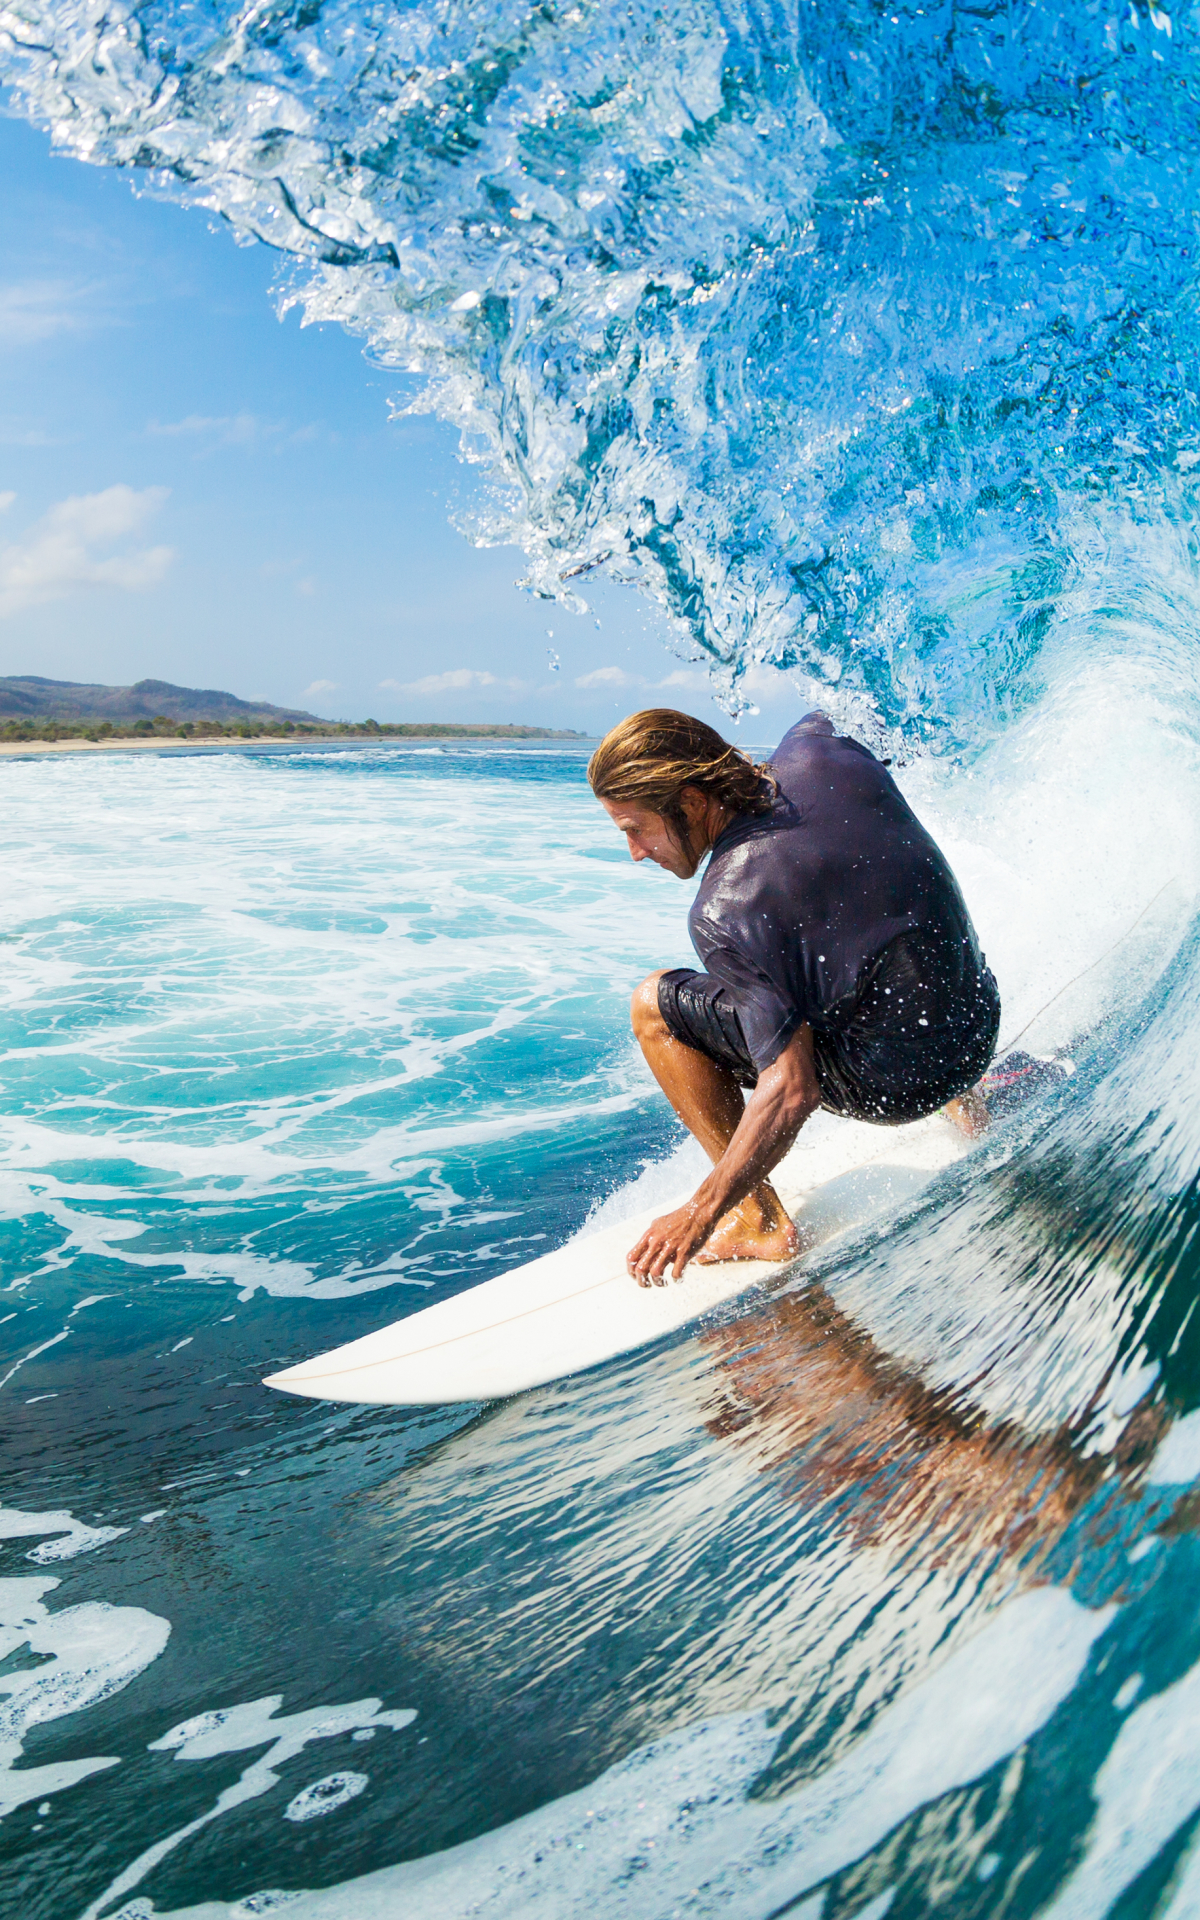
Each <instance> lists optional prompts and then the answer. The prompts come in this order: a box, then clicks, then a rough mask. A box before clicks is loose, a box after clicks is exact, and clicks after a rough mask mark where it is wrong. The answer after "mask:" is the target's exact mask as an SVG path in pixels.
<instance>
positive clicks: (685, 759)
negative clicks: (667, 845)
mask: <svg viewBox="0 0 1200 1920" xmlns="http://www.w3.org/2000/svg"><path fill="white" fill-rule="evenodd" d="M587 777H588V781H589V783H590V785H591V789H592V792H593V793H594V794H595V796H596V798H597V799H598V800H611V801H613V802H614V804H616V805H618V806H620V805H622V804H624V805H626V806H635V807H648V808H649V810H650V811H651V812H652V813H658V814H661V815H662V817H663V819H664V820H666V821H667V822H668V823H669V824H670V825H671V826H672V827H673V828H674V830H675V832H676V833H677V834H679V835H680V836H681V837H682V839H683V840H684V841H686V839H687V821H686V819H685V817H684V812H683V803H682V801H681V799H680V795H681V794H682V792H683V789H684V788H685V787H697V788H699V790H700V792H701V793H704V794H709V795H711V797H712V798H713V799H714V800H719V801H720V802H721V803H722V805H723V806H726V807H728V808H729V810H730V812H731V813H769V812H770V810H771V808H772V807H773V806H774V804H775V799H776V796H777V794H778V792H779V787H778V783H777V781H776V779H775V776H774V774H773V773H772V772H771V771H770V769H769V768H767V767H765V766H758V765H756V764H755V762H754V761H753V760H751V759H750V757H749V755H748V754H745V753H743V752H742V751H741V749H740V748H739V747H731V746H730V744H729V742H728V741H727V740H722V738H721V736H720V734H719V733H718V732H717V730H716V728H715V727H710V726H708V725H707V723H706V722H705V721H703V720H696V719H693V717H692V715H691V714H690V713H677V712H676V710H675V709H674V708H673V707H647V708H646V709H645V710H644V711H643V712H641V713H631V714H630V715H629V718H628V719H627V720H622V721H620V723H619V724H618V725H617V726H615V727H614V728H613V729H612V731H611V733H606V734H605V736H604V738H603V740H602V741H601V742H600V745H599V746H598V747H597V748H596V751H595V753H594V754H593V755H592V757H591V759H590V760H589V762H588V770H587Z"/></svg>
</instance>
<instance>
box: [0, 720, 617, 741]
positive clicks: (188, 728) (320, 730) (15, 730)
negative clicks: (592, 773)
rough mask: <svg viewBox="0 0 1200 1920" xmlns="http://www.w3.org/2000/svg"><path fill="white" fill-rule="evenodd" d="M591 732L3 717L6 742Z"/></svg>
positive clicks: (575, 735)
mask: <svg viewBox="0 0 1200 1920" xmlns="http://www.w3.org/2000/svg"><path fill="white" fill-rule="evenodd" d="M587 737H588V736H587V735H586V734H583V733H579V732H576V731H575V730H574V729H573V728H570V727H567V728H553V727H518V726H484V725H479V726H470V725H466V726H455V725H451V724H450V723H448V722H442V721H405V722H403V723H396V722H389V721H382V722H381V721H378V720H308V721H294V720H278V721H273V720H258V719H255V720H235V721H229V722H226V721H221V720H181V721H179V722H178V723H177V722H176V721H174V720H171V719H169V718H168V717H167V716H166V715H164V714H156V715H155V716H154V717H153V718H152V719H148V720H147V719H142V720H130V721H126V722H117V723H116V724H114V723H113V722H112V721H111V720H101V721H98V722H97V721H94V720H86V719H84V720H53V719H46V720H39V719H32V718H24V719H20V720H15V719H8V720H4V721H0V746H3V745H17V746H19V745H20V744H21V743H22V742H24V741H31V742H32V741H35V740H44V741H49V742H53V741H56V740H87V741H91V742H92V743H94V744H97V745H99V744H102V743H103V742H105V741H113V740H153V739H159V740H164V741H166V740H196V741H203V740H292V739H295V740H331V739H342V738H357V739H365V740H371V739H380V740H382V739H389V740H391V739H398V740H431V739H432V740H585V739H586V738H587Z"/></svg>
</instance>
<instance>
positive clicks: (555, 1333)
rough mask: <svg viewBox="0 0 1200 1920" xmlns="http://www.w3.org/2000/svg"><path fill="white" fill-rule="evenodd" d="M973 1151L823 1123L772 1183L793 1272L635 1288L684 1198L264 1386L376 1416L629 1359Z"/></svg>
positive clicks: (736, 1266)
mask: <svg viewBox="0 0 1200 1920" xmlns="http://www.w3.org/2000/svg"><path fill="white" fill-rule="evenodd" d="M968 1146H969V1143H968V1141H967V1140H966V1139H965V1138H964V1137H963V1135H962V1134H961V1133H959V1132H957V1130H956V1129H955V1128H954V1127H952V1126H951V1124H950V1123H949V1121H947V1120H945V1119H943V1118H942V1116H941V1115H940V1114H936V1115H933V1116H932V1117H931V1118H930V1119H928V1120H918V1121H915V1122H914V1123H913V1124H912V1125H911V1126H904V1127H870V1126H866V1125H864V1124H863V1123H862V1122H859V1121H854V1120H833V1119H831V1118H830V1117H829V1116H827V1115H818V1116H816V1118H815V1120H814V1121H810V1123H809V1125H808V1126H807V1127H806V1128H805V1130H804V1133H803V1134H802V1135H801V1138H800V1141H799V1142H798V1143H797V1145H796V1146H795V1147H793V1149H792V1151H791V1152H790V1153H789V1154H788V1155H787V1157H786V1159H784V1160H782V1161H781V1162H780V1164H779V1165H778V1166H777V1167H776V1169H775V1172H774V1175H773V1176H772V1178H773V1180H774V1183H775V1187H776V1189H777V1191H778V1193H779V1195H780V1198H781V1199H782V1200H783V1202H784V1205H785V1206H786V1207H787V1209H788V1211H789V1213H790V1214H791V1215H792V1218H793V1219H794V1220H795V1222H796V1225H797V1227H798V1229H799V1232H800V1241H801V1252H800V1253H799V1254H793V1255H792V1256H791V1258H790V1259H789V1260H786V1261H767V1260H730V1261H724V1262H722V1263H720V1264H715V1265H712V1266H704V1265H701V1264H700V1263H698V1262H696V1261H692V1262H691V1263H690V1264H689V1265H688V1266H687V1267H686V1268H685V1269H684V1273H683V1278H682V1279H681V1280H678V1281H671V1280H668V1281H667V1283H666V1285H665V1286H661V1287H653V1286H652V1287H641V1286H639V1285H638V1283H637V1281H636V1280H633V1279H632V1278H631V1277H630V1275H629V1274H628V1273H627V1272H626V1269H625V1256H626V1254H627V1253H628V1252H629V1249H630V1247H632V1246H633V1244H634V1243H635V1241H636V1240H637V1239H638V1238H639V1236H640V1235H641V1233H642V1231H643V1229H644V1228H645V1227H647V1226H649V1224H650V1222H651V1220H652V1219H654V1218H655V1217H656V1216H657V1215H659V1214H661V1213H666V1212H668V1211H669V1210H670V1207H671V1206H681V1205H682V1204H683V1201H684V1200H685V1199H686V1198H687V1195H686V1194H679V1195H678V1196H677V1197H676V1199H675V1200H674V1201H671V1202H669V1203H667V1204H665V1205H662V1204H660V1205H659V1206H657V1207H654V1208H652V1209H651V1210H650V1211H648V1212H646V1213H645V1214H643V1215H641V1216H639V1217H638V1218H636V1219H632V1220H623V1221H621V1222H619V1223H618V1224H617V1225H615V1226H609V1227H603V1228H601V1229H599V1230H597V1231H593V1232H591V1233H589V1232H587V1231H586V1230H585V1231H584V1232H583V1233H582V1234H580V1235H578V1236H577V1237H576V1238H575V1239H574V1240H571V1241H569V1242H568V1243H567V1245H566V1246H565V1247H559V1248H558V1249H557V1251H556V1252H554V1253H547V1254H543V1255H542V1256H541V1258H540V1259H538V1260H531V1261H530V1262H529V1264H528V1265H527V1266H523V1267H517V1268H516V1269H515V1270H514V1271H513V1272H512V1273H503V1274H499V1275H498V1276H497V1277H496V1279H494V1280H485V1281H484V1282H483V1283H482V1284H481V1285H479V1286H476V1287H469V1288H468V1289H467V1290H466V1291H465V1292H464V1293H460V1294H456V1295H455V1297H454V1298H453V1299H452V1300H440V1301H438V1303H437V1304H436V1305H435V1306H432V1307H426V1308H425V1309H424V1310H423V1311H422V1312H418V1313H412V1314H409V1315H408V1317H407V1318H406V1319H404V1320H398V1321H396V1322H395V1323H394V1325H392V1326H390V1327H382V1328H381V1329H380V1330H379V1332H378V1333H368V1334H366V1335H364V1337H363V1338H362V1339H361V1340H352V1341H351V1342H350V1343H349V1345H348V1346H344V1347H337V1348H335V1349H334V1351H333V1352H332V1353H322V1354H318V1355H317V1356H316V1358H315V1359H312V1360H304V1361H302V1362H301V1363H300V1365H299V1366H295V1367H288V1368H286V1369H285V1371H284V1372H282V1373H274V1374H271V1375H270V1376H269V1378H268V1379H267V1380H266V1381H264V1385H265V1386H268V1387H278V1388H280V1389H281V1390H282V1391H284V1392H286V1393H299V1394H304V1395H306V1396H307V1397H308V1398H309V1399H313V1400H352V1401H360V1402H363V1403H369V1404H374V1405H382V1406H440V1405H445V1404H448V1403H451V1402H455V1401H478V1400H502V1399H506V1398H507V1397H508V1396H509V1395H510V1394H514V1393H521V1392H523V1391H524V1390H525V1389H526V1388H527V1387H537V1386H542V1385H544V1384H545V1382H546V1381H548V1380H560V1379H562V1378H564V1377H565V1376H566V1375H567V1374H571V1373H580V1372H582V1371H583V1370H584V1368H586V1367H593V1366H596V1365H597V1364H598V1362H600V1361H601V1360H611V1359H612V1358H613V1356H614V1355H615V1354H619V1353H630V1352H632V1351H634V1349H635V1348H637V1347H641V1346H645V1345H646V1343H647V1342H648V1341H651V1340H655V1339H657V1338H658V1337H659V1335H660V1334H664V1333H672V1332H674V1331H675V1330H676V1329H677V1328H679V1327H683V1326H686V1325H687V1323H688V1322H689V1321H691V1320H695V1319H697V1318H699V1317H700V1316H701V1315H702V1314H705V1313H707V1312H709V1311H710V1310H711V1309H712V1308H714V1307H718V1306H721V1305H723V1304H724V1303H725V1302H726V1301H729V1300H732V1299H735V1298H736V1296H737V1295H738V1294H740V1293H745V1292H747V1291H748V1290H749V1289H751V1288H753V1287H755V1286H758V1285H761V1284H762V1283H763V1282H764V1281H765V1280H769V1279H770V1278H771V1277H772V1275H774V1274H777V1273H781V1272H783V1271H784V1270H785V1269H786V1268H787V1267H788V1266H790V1265H792V1264H793V1263H794V1262H795V1261H796V1260H797V1259H802V1258H803V1256H804V1254H805V1253H807V1252H811V1250H812V1249H813V1248H814V1247H816V1246H819V1245H822V1244H823V1243H824V1242H826V1241H828V1240H830V1239H831V1238H833V1236H834V1235H836V1234H838V1233H842V1232H844V1231H846V1230H847V1229H848V1228H850V1227H853V1226H859V1225H862V1224H863V1222H865V1221H867V1220H869V1219H871V1218H872V1217H874V1216H877V1215H879V1214H881V1213H884V1212H887V1211H889V1210H890V1209H892V1208H893V1207H895V1206H897V1205H899V1204H900V1203H901V1202H903V1201H904V1200H907V1199H909V1198H910V1197H911V1196H912V1195H913V1194H914V1193H915V1192H917V1191H918V1190H919V1189H920V1188H921V1187H922V1186H924V1185H925V1183H926V1182H927V1181H928V1180H929V1179H930V1178H931V1177H932V1175H933V1174H934V1173H936V1172H937V1171H939V1169H940V1168H942V1167H945V1166H949V1165H950V1164H951V1162H952V1161H954V1160H957V1159H959V1158H961V1156H962V1155H963V1154H964V1153H966V1152H967V1151H968Z"/></svg>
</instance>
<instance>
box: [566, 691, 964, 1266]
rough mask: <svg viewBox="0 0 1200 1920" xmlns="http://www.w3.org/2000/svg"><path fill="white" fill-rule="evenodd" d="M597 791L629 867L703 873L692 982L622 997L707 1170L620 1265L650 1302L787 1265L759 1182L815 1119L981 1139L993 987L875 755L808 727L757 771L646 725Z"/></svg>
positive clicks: (618, 746) (774, 1204)
mask: <svg viewBox="0 0 1200 1920" xmlns="http://www.w3.org/2000/svg"><path fill="white" fill-rule="evenodd" d="M588 779H589V781H590V783H591V786H592V790H593V792H594V793H595V795H596V797H597V799H598V800H599V801H600V803H601V805H602V806H603V807H604V809H605V812H606V813H608V815H609V816H610V818H611V819H612V820H613V822H614V823H615V825H616V826H617V827H618V828H619V829H620V830H621V832H622V833H624V835H625V837H626V841H627V843H628V846H629V851H630V854H631V855H632V857H633V859H634V860H654V861H655V862H656V863H657V864H658V865H659V866H660V867H665V868H666V870H667V872H668V873H674V874H676V875H678V877H679V878H680V879H681V880H689V879H691V877H692V876H693V875H694V874H695V873H696V872H697V870H698V869H699V866H700V862H701V861H702V860H703V859H704V857H705V855H706V854H708V855H709V856H710V857H709V861H708V865H707V868H706V869H705V873H704V877H703V879H702V880H701V883H700V887H699V890H698V892H697V894H696V898H695V900H694V901H693V903H692V907H691V911H690V913H689V914H688V928H689V931H690V933H691V937H692V944H693V946H694V947H695V949H696V952H697V954H698V955H699V958H700V962H701V966H702V968H703V971H702V972H696V971H692V970H690V969H687V968H675V969H673V970H670V971H663V972H657V973H652V974H651V975H650V976H649V977H648V978H647V979H646V980H644V981H643V982H642V984H641V986H640V987H639V988H638V989H637V992H636V993H635V994H634V996H633V1030H634V1033H635V1035H636V1037H637V1039H638V1042H639V1044H640V1046H641V1049H642V1052H643V1053H644V1055H645V1057H646V1060H647V1062H648V1064H649V1066H650V1069H651V1071H652V1073H653V1074H654V1077H655V1079H656V1080H657V1081H658V1084H659V1086H660V1087H661V1088H662V1090H663V1092H664V1093H665V1094H666V1096H667V1099H668V1100H669V1101H670V1103H671V1105H672V1107H673V1108H674V1109H675V1112H676V1113H677V1114H678V1116H679V1118H680V1119H681V1120H682V1122H683V1124H684V1125H685V1126H686V1127H687V1128H688V1130H689V1132H690V1133H692V1134H693V1135H694V1136H695V1138H696V1139H697V1140H698V1141H699V1142H700V1144H701V1146H702V1147H703V1148H704V1150H705V1152H706V1153H707V1154H708V1157H709V1159H710V1160H711V1161H712V1162H713V1169H712V1172H711V1173H710V1174H709V1175H708V1177H707V1178H706V1179H705V1180H704V1181H702V1182H701V1184H700V1186H699V1187H698V1188H697V1190H696V1192H695V1193H694V1194H693V1195H692V1198H691V1199H690V1200H689V1201H688V1202H687V1204H686V1206H683V1207H680V1208H677V1209H676V1210H675V1211H674V1212H673V1213H669V1214H664V1215H662V1217H661V1218H659V1219H657V1220H655V1221H654V1222H653V1223H652V1225H651V1226H650V1227H649V1228H648V1229H647V1230H646V1232H645V1233H644V1234H643V1235H642V1237H641V1239H640V1240H639V1241H638V1243H637V1245H636V1246H635V1247H634V1248H633V1249H632V1251H631V1252H630V1255H629V1261H628V1265H629V1270H630V1272H631V1273H633V1274H635V1275H636V1276H637V1278H638V1279H639V1280H640V1281H641V1282H642V1284H643V1285H648V1284H649V1283H650V1282H655V1283H657V1284H659V1285H662V1284H663V1282H664V1280H665V1277H666V1274H667V1272H668V1271H670V1272H671V1273H672V1275H673V1276H674V1278H675V1279H679V1277H680V1275H681V1274H682V1272H683V1269H684V1265H685V1264H686V1262H687V1261H688V1260H689V1259H690V1258H691V1257H692V1256H693V1255H694V1254H699V1258H700V1259H702V1260H781V1259H785V1258H786V1257H787V1255H788V1254H790V1253H792V1252H794V1251H795V1249H796V1246H797V1238H796V1230H795V1228H794V1226H793V1225H792V1222H791V1220H790V1218H789V1216H788V1214H787V1212H786V1210H785V1208H784V1206H783V1203H782V1201H781V1200H780V1198H779V1196H778V1194H777V1193H776V1192H775V1189H774V1187H773V1186H772V1185H771V1183H770V1180H769V1178H768V1175H769V1174H770V1172H771V1170H772V1168H773V1167H775V1166H776V1165H777V1164H778V1162H779V1161H780V1160H781V1159H782V1158H783V1156H784V1154H785V1153H786V1152H787V1151H788V1149H789V1147H790V1146H791V1145H792V1144H793V1142H794V1141H795V1139H796V1136H797V1135H798V1133H799V1132H800V1129H801V1127H802V1126H803V1125H804V1122H805V1121H806V1120H807V1119H808V1117H809V1115H810V1114H812V1113H814V1112H815V1111H816V1109H817V1108H818V1107H824V1108H826V1109H827V1111H829V1112H831V1113H838V1114H844V1115H847V1116H848V1117H851V1118H853V1119H859V1120H869V1121H873V1122H875V1123H877V1124H879V1125H883V1126H889V1125H890V1126H896V1125H899V1124H901V1123H902V1122H904V1121H907V1120H918V1119H920V1118H922V1116H924V1115H925V1114H928V1113H934V1112H936V1111H937V1110H938V1108H940V1107H946V1108H947V1109H948V1111H949V1113H950V1115H951V1118H953V1119H954V1120H955V1121H956V1122H957V1124H958V1125H960V1126H961V1127H962V1128H963V1130H964V1131H966V1132H968V1133H970V1132H974V1131H975V1130H977V1128H978V1127H979V1126H980V1125H981V1124H984V1123H985V1120H986V1113H985V1110H984V1109H983V1106H982V1102H981V1101H980V1099H979V1096H978V1095H977V1094H976V1093H974V1092H973V1091H972V1090H973V1089H974V1086H975V1083H976V1081H977V1080H978V1079H979V1077H980V1075H981V1074H982V1073H983V1071H984V1069H985V1068H986V1066H987V1064H988V1062H989V1061H990V1059H991V1057H992V1053H993V1051H994V1049H995V1045H996V1035H997V1031H998V1028H999V1024H1000V996H999V991H998V989H997V987H996V982H995V980H994V979H993V977H992V974H991V973H990V971H989V970H988V967H987V966H986V964H985V962H984V959H983V956H982V955H981V953H980V951H979V942H978V940H977V938H976V935H975V929H974V927H973V926H972V925H971V919H970V915H969V914H968V912H967V909H966V906H965V904H964V901H963V897H962V894H961V893H960V892H959V889H958V885H957V883H956V881H955V879H954V875H953V874H952V873H951V871H950V868H949V866H948V865H947V862H946V860H945V858H944V856H943V855H942V854H941V852H940V851H939V850H938V848H937V846H936V845H935V844H934V842H933V840H932V839H931V838H930V836H929V835H928V833H926V831H925V829H924V827H922V826H921V824H920V822H919V821H918V820H917V818H916V816H915V814H914V813H913V812H912V810H911V809H910V807H909V806H908V804H907V802H906V801H905V800H904V798H903V796H902V795H901V793H900V790H899V788H898V787H897V786H896V784H895V782H894V781H893V779H892V777H891V775H890V774H889V773H888V771H887V769H886V768H885V767H884V766H883V765H882V763H881V762H880V761H878V760H876V759H875V757H874V755H873V754H871V753H869V752H868V750H867V748H866V747H863V746H860V745H859V743H858V742H857V741H855V740H850V739H847V738H844V737H842V736H840V735H837V734H835V732H834V730H833V726H832V724H831V723H830V721H829V720H828V719H827V718H826V716H825V715H824V714H823V713H810V714H808V715H806V717H805V718H804V719H803V720H801V721H800V722H799V723H798V724H797V725H796V726H794V727H793V728H792V729H791V731H790V732H789V733H787V734H786V735H785V736H784V738H783V740H782V741H781V742H780V744H779V746H778V747H777V748H776V750H775V752H774V753H773V754H772V755H771V758H770V760H769V761H767V762H766V763H765V764H764V765H762V766H756V765H755V764H754V763H753V762H752V761H751V760H750V759H748V757H747V756H746V755H745V754H743V753H741V752H739V750H738V749H737V748H736V747H731V746H730V745H729V744H728V742H727V741H725V740H723V739H722V738H721V736H720V734H719V733H717V732H716V731H715V730H714V729H713V728H712V727H709V726H707V725H705V723H704V722H703V721H702V720H695V719H693V718H692V717H691V716H690V715H688V714H685V713H676V712H675V711H674V710H672V709H670V708H653V709H650V710H649V711H647V712H644V713H635V714H632V715H631V716H630V717H629V719H627V720H623V721H622V722H621V724H620V725H619V726H617V727H614V728H613V730H612V732H611V733H609V734H608V735H607V736H606V737H605V739H604V740H602V741H601V743H600V745H599V747H598V748H597V749H596V752H595V753H594V754H593V756H592V759H591V761H590V763H589V766H588ZM743 1089H748V1090H749V1094H748V1098H747V1097H744V1095H743ZM701 1248H703V1252H702V1253H700V1252H699V1250H700V1249H701Z"/></svg>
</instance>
